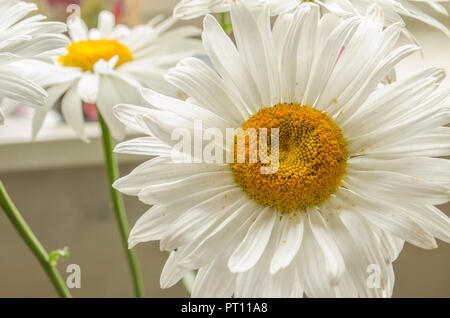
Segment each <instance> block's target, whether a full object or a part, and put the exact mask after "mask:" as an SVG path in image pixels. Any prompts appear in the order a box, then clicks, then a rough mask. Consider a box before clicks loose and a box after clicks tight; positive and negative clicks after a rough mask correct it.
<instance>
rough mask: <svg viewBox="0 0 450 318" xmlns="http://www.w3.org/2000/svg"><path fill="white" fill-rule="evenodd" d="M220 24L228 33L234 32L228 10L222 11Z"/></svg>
mask: <svg viewBox="0 0 450 318" xmlns="http://www.w3.org/2000/svg"><path fill="white" fill-rule="evenodd" d="M220 25H221V26H222V29H223V30H224V31H225V33H226V34H228V35H230V34H231V33H232V32H233V26H232V24H231V22H230V20H229V17H228V14H227V13H226V12H222V13H220Z"/></svg>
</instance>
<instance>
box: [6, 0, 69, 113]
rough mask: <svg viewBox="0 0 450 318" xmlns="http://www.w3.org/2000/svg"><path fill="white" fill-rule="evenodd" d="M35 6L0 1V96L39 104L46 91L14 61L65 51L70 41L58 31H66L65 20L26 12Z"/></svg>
mask: <svg viewBox="0 0 450 318" xmlns="http://www.w3.org/2000/svg"><path fill="white" fill-rule="evenodd" d="M35 10H37V6H36V5H35V4H34V3H27V2H22V1H18V0H2V1H0V21H1V22H0V96H1V97H9V98H12V99H15V100H17V101H21V102H28V103H34V104H39V105H41V104H44V103H45V99H46V96H47V94H46V92H45V91H44V90H43V89H42V88H41V87H40V86H38V85H36V84H35V83H33V82H31V81H30V80H29V79H27V77H26V74H24V73H23V72H20V70H18V69H16V68H15V67H14V66H13V65H16V64H17V63H21V61H23V60H24V59H30V58H34V59H46V58H48V56H49V55H51V54H54V53H55V52H60V53H61V50H60V49H62V52H64V51H65V50H64V47H65V46H67V45H68V44H69V42H68V40H67V38H66V37H65V36H63V35H62V34H61V33H62V32H65V31H66V26H65V24H64V23H60V22H45V21H44V20H45V19H46V17H45V16H42V15H32V16H29V15H30V13H31V12H33V11H35ZM58 49H59V50H58ZM0 114H2V111H1V110H0ZM1 117H3V115H0V118H1ZM0 121H1V120H0Z"/></svg>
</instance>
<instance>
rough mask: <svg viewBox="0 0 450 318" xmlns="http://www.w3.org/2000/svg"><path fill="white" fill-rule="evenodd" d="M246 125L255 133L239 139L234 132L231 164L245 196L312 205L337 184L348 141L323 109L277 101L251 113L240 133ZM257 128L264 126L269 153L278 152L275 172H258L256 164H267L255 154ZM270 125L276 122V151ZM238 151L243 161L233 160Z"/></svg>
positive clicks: (283, 207) (284, 206) (288, 206)
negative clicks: (252, 156)
mask: <svg viewBox="0 0 450 318" xmlns="http://www.w3.org/2000/svg"><path fill="white" fill-rule="evenodd" d="M250 128H254V130H255V131H256V134H257V136H258V137H257V138H250V137H249V135H246V136H245V137H244V138H245V145H244V144H240V143H239V142H238V139H239V138H238V136H239V134H238V135H237V137H236V138H235V161H234V163H232V164H231V169H232V171H233V173H234V177H235V182H236V183H237V184H238V185H239V186H240V187H242V189H243V190H244V191H245V192H246V193H247V195H248V196H249V197H250V198H252V199H254V200H255V201H257V202H258V203H260V204H262V205H264V206H272V207H274V208H276V209H277V210H279V211H281V212H290V211H293V210H295V209H303V208H305V207H308V206H314V205H317V204H319V203H321V202H322V201H324V200H325V199H327V198H328V197H329V196H330V195H331V194H333V193H334V192H335V191H336V190H337V189H338V187H339V186H340V184H341V180H342V177H343V175H344V174H345V170H346V164H347V147H346V141H345V139H344V137H343V135H342V132H341V130H340V129H339V127H338V126H337V125H336V124H335V122H334V121H333V120H332V119H331V118H330V117H329V116H328V115H327V114H326V113H324V112H320V111H318V110H316V109H313V108H311V107H309V106H302V105H300V104H278V105H276V106H273V107H268V108H264V109H262V110H260V111H259V112H258V113H256V114H255V115H253V116H252V117H250V118H249V119H248V120H247V121H246V122H245V124H244V125H243V127H242V129H243V130H242V133H245V132H248V130H249V129H250ZM261 128H266V129H267V135H268V137H267V155H268V158H270V160H272V161H273V160H275V158H276V157H278V162H279V164H278V169H277V170H275V171H276V172H275V173H271V174H262V173H261V167H264V166H266V167H267V166H270V163H267V162H268V161H262V160H260V157H261V156H260V155H261V153H260V151H259V150H260V147H259V140H260V138H259V137H260V136H259V135H260V131H261V130H260V129H261ZM272 128H278V152H277V151H276V149H277V147H275V145H272V144H271V138H270V135H271V133H270V131H271V129H272ZM241 140H243V139H241ZM244 147H245V148H244ZM252 149H253V150H255V149H257V153H258V160H257V161H256V162H254V163H252V162H251V161H250V154H251V150H252ZM240 151H244V152H245V157H246V158H245V162H242V161H241V162H239V161H238V160H237V154H238V153H239V152H240Z"/></svg>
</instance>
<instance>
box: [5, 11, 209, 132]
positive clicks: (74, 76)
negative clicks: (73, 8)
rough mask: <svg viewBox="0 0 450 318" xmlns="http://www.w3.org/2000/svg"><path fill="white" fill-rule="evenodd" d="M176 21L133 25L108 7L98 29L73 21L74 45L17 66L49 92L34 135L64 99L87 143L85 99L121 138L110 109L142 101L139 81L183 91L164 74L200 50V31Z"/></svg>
mask: <svg viewBox="0 0 450 318" xmlns="http://www.w3.org/2000/svg"><path fill="white" fill-rule="evenodd" d="M175 22H176V19H173V18H170V19H167V20H164V21H163V18H162V17H161V16H158V17H156V18H154V19H153V20H151V21H150V22H149V23H148V24H146V25H139V26H137V27H134V28H129V27H127V26H125V25H115V17H114V15H113V14H112V13H111V12H109V11H103V12H101V13H100V15H99V19H98V28H95V29H92V30H88V28H87V27H86V24H85V23H84V22H83V20H82V19H80V18H77V17H75V18H72V19H71V20H69V21H68V28H69V35H70V37H71V40H72V43H71V44H70V46H68V47H67V50H68V53H67V54H66V55H63V56H60V57H59V58H58V59H56V60H55V61H54V63H51V64H50V63H44V62H36V61H29V62H28V64H27V65H21V66H17V67H18V68H19V67H21V68H26V69H28V72H29V76H30V78H33V80H35V81H36V82H38V83H39V84H40V85H41V86H42V87H44V88H45V89H46V90H47V92H48V94H49V100H48V102H47V103H46V105H45V106H44V107H37V108H36V109H35V113H34V117H33V123H32V135H33V138H36V136H37V134H38V132H39V130H40V128H41V126H42V123H43V120H44V118H45V116H46V114H47V113H48V111H49V110H50V109H51V108H52V107H53V106H54V105H55V103H56V102H57V101H58V100H59V99H60V98H61V97H62V102H61V110H62V114H63V116H64V119H65V120H66V122H67V123H68V124H69V125H70V126H71V127H72V128H73V129H74V130H75V131H76V132H77V134H78V135H79V137H80V138H81V139H83V140H84V141H88V140H87V137H86V134H85V131H84V120H83V112H82V102H86V103H92V104H96V105H97V107H98V109H99V110H100V113H101V115H102V116H103V118H104V120H105V122H106V123H107V125H108V126H109V128H110V130H111V134H112V135H113V137H114V138H115V139H117V140H121V139H123V137H124V133H125V127H124V126H123V125H122V124H121V123H120V122H119V121H118V120H117V119H116V118H115V117H114V116H113V114H112V107H113V106H114V105H116V104H118V103H121V102H129V103H139V101H141V99H140V94H139V88H140V86H141V85H143V86H146V87H151V88H152V89H155V90H157V91H159V92H163V93H166V94H169V95H176V94H177V92H179V90H178V89H176V88H175V87H174V86H172V85H171V84H169V83H167V82H166V81H165V80H164V74H165V73H166V72H167V70H168V69H169V68H170V67H173V66H174V65H175V64H176V63H177V62H178V61H179V60H180V59H181V58H183V57H186V56H192V55H195V54H197V53H200V52H201V51H202V45H201V41H200V40H199V39H196V38H195V37H198V36H199V35H200V32H201V30H200V29H199V28H196V27H192V26H185V27H180V28H176V29H173V30H169V31H168V29H169V28H170V27H171V26H172V25H173V24H174V23H175ZM25 71H26V70H25ZM5 104H8V105H5ZM11 104H12V103H11V102H10V101H7V102H6V103H4V106H3V107H5V108H8V109H11V108H14V106H15V105H11Z"/></svg>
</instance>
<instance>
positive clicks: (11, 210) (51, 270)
mask: <svg viewBox="0 0 450 318" xmlns="http://www.w3.org/2000/svg"><path fill="white" fill-rule="evenodd" d="M0 206H1V207H2V209H3V211H5V214H6V216H7V217H8V219H9V220H10V221H11V223H12V225H13V226H14V228H15V229H16V231H17V232H18V233H19V235H20V236H21V237H22V239H23V241H24V242H25V244H26V245H27V246H28V248H29V249H30V250H31V252H32V253H33V254H34V256H35V257H36V258H37V260H38V261H39V263H40V264H41V266H42V268H43V269H44V271H45V273H46V274H47V276H48V278H49V279H50V282H51V283H52V284H53V287H55V289H56V292H57V293H58V295H59V296H60V297H64V298H72V295H71V294H70V292H69V290H68V289H67V287H66V285H65V284H64V281H63V279H62V278H61V275H60V274H59V272H58V269H57V268H56V267H55V266H53V265H52V264H51V262H50V258H49V255H48V253H47V251H46V250H45V249H44V247H43V246H42V244H41V243H40V242H39V240H38V239H37V237H36V236H35V235H34V233H33V231H31V229H30V227H29V226H28V224H27V223H26V222H25V220H24V218H23V217H22V215H21V214H20V212H19V210H18V209H17V207H16V206H15V205H14V203H13V202H12V200H11V198H10V196H9V195H8V192H6V189H5V187H4V185H3V183H2V182H1V181H0Z"/></svg>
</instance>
